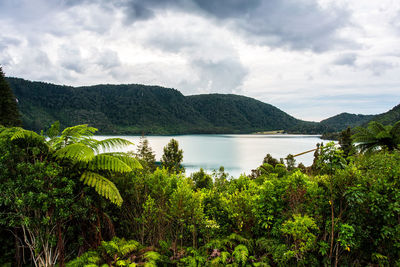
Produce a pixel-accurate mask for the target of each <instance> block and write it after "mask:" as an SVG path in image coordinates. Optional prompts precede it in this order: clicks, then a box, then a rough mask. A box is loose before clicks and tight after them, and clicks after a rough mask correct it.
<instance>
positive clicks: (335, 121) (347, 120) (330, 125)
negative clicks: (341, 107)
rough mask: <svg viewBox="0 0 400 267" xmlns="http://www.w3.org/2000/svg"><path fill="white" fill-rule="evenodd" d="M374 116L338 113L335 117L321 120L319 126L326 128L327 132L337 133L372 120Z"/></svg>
mask: <svg viewBox="0 0 400 267" xmlns="http://www.w3.org/2000/svg"><path fill="white" fill-rule="evenodd" d="M373 117H374V115H361V114H350V113H340V114H338V115H336V116H333V117H330V118H328V119H325V120H322V121H321V122H320V123H321V125H323V126H325V127H326V128H327V132H332V131H333V132H339V131H341V130H343V129H345V128H347V127H350V128H353V127H356V126H360V125H362V124H364V123H367V122H369V121H371V120H372V118H373Z"/></svg>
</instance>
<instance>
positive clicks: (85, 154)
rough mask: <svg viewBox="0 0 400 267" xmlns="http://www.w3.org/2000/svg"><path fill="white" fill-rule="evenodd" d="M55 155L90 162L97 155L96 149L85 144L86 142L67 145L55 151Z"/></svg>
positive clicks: (60, 157)
mask: <svg viewBox="0 0 400 267" xmlns="http://www.w3.org/2000/svg"><path fill="white" fill-rule="evenodd" d="M55 155H56V157H57V158H59V159H65V158H66V159H71V160H73V161H78V162H79V161H81V162H86V163H88V162H89V161H91V160H92V159H93V158H94V157H95V155H94V151H93V150H92V149H91V148H90V147H87V146H85V145H84V144H80V143H76V144H71V145H67V146H65V147H63V148H61V149H59V150H57V151H56V152H55Z"/></svg>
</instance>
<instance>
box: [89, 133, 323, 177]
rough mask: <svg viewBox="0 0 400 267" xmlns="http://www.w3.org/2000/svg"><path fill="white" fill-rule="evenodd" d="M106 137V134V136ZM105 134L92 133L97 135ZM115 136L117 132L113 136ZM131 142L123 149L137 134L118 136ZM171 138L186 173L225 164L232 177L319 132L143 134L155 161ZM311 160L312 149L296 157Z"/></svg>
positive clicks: (308, 144) (306, 145) (301, 147)
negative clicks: (153, 153)
mask: <svg viewBox="0 0 400 267" xmlns="http://www.w3.org/2000/svg"><path fill="white" fill-rule="evenodd" d="M107 137H110V136H107ZM107 137H106V136H96V138H98V139H104V138H107ZM113 137H117V136H113ZM118 137H121V138H124V139H127V140H129V141H131V142H133V143H134V144H135V146H131V147H128V148H127V149H125V150H124V151H130V150H131V151H136V145H137V144H139V140H140V136H118ZM171 138H174V139H176V140H177V141H178V142H179V147H180V148H181V149H182V150H183V165H184V166H185V168H186V173H187V174H190V173H192V172H195V171H198V170H199V169H200V168H203V169H205V170H207V171H208V172H211V171H212V170H214V169H217V170H218V169H219V167H220V166H224V167H225V171H226V172H228V173H229V174H230V175H232V176H234V177H238V176H239V175H240V174H243V173H245V174H250V173H251V170H252V169H255V168H257V167H258V166H259V165H260V164H261V163H262V161H263V159H264V157H265V155H266V154H267V153H269V154H271V155H272V156H273V157H274V158H277V159H279V158H285V157H286V156H287V155H288V154H293V155H295V154H298V153H301V152H304V151H307V150H310V149H313V148H315V146H316V144H317V143H321V141H322V140H321V139H319V135H289V134H282V135H221V134H218V135H177V136H147V139H148V140H149V144H150V146H151V148H152V149H153V151H154V152H155V154H156V160H157V161H159V160H160V158H161V156H162V154H163V147H164V146H166V145H167V144H168V142H169V140H170V139H171ZM312 161H313V153H312V152H311V153H308V154H305V155H302V156H299V157H296V162H297V163H300V162H302V163H303V164H304V165H306V166H309V165H311V164H312Z"/></svg>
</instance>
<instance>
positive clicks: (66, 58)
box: [58, 45, 86, 73]
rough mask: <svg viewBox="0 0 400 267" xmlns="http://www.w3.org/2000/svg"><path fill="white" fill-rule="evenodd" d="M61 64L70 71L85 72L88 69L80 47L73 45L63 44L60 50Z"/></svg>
mask: <svg viewBox="0 0 400 267" xmlns="http://www.w3.org/2000/svg"><path fill="white" fill-rule="evenodd" d="M58 55H59V59H60V65H61V66H62V67H63V68H65V69H67V70H70V71H74V72H76V73H83V72H84V71H85V69H86V67H85V65H84V60H83V58H82V56H81V52H80V50H79V48H76V47H73V46H72V45H71V46H66V45H64V46H62V47H61V48H60V49H59V50H58Z"/></svg>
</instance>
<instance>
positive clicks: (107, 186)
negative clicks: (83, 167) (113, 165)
mask: <svg viewBox="0 0 400 267" xmlns="http://www.w3.org/2000/svg"><path fill="white" fill-rule="evenodd" d="M81 181H83V183H84V184H86V185H88V186H90V187H93V188H94V189H95V190H96V192H97V193H98V194H99V195H101V196H103V197H105V198H107V199H109V200H110V201H111V202H112V203H114V204H116V205H118V206H121V204H122V201H123V200H122V197H121V195H120V193H119V191H118V189H117V187H116V186H115V184H114V183H113V182H111V181H110V180H108V179H107V178H105V177H103V176H101V175H100V174H98V173H94V172H90V171H85V172H84V173H83V174H82V176H81Z"/></svg>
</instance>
